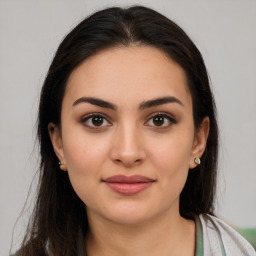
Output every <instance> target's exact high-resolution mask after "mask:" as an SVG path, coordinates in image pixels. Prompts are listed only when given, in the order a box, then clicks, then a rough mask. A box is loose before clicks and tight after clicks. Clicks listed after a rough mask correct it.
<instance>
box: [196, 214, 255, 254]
mask: <svg viewBox="0 0 256 256" xmlns="http://www.w3.org/2000/svg"><path fill="white" fill-rule="evenodd" d="M202 255H204V256H256V252H255V250H254V249H253V247H252V246H251V245H250V244H249V242H247V241H246V240H245V239H244V238H243V237H242V236H241V235H240V234H239V233H237V232H236V231H235V230H234V229H233V228H231V227H230V226H229V225H227V224H226V223H225V222H224V221H222V220H220V219H218V218H216V217H214V216H211V215H209V214H200V215H199V216H198V217H196V256H202Z"/></svg>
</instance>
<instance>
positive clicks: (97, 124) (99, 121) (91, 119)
mask: <svg viewBox="0 0 256 256" xmlns="http://www.w3.org/2000/svg"><path fill="white" fill-rule="evenodd" d="M81 122H82V123H83V124H84V125H85V126H87V127H89V128H96V129H97V128H101V127H105V126H109V122H108V121H107V120H106V118H105V117H104V116H102V115H99V114H90V115H89V116H85V117H84V118H82V119H81Z"/></svg>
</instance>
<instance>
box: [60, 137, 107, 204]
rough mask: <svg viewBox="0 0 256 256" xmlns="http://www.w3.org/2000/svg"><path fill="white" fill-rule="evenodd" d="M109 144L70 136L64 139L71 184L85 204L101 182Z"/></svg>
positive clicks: (88, 138) (91, 138) (89, 138)
mask: <svg viewBox="0 0 256 256" xmlns="http://www.w3.org/2000/svg"><path fill="white" fill-rule="evenodd" d="M107 146H108V143H107V142H106V141H105V142H104V141H102V140H99V139H95V138H93V137H89V136H87V137H85V136H84V135H83V136H81V135H80V134H79V133H76V134H69V136H66V137H64V138H63V148H64V155H65V161H66V164H67V168H68V175H69V179H70V182H71V184H72V186H73V188H74V190H75V192H76V193H77V195H78V196H79V197H80V198H81V200H82V201H84V202H85V203H86V202H87V200H88V198H90V197H91V196H92V195H91V192H92V191H97V188H96V186H97V185H98V183H99V182H100V180H101V178H102V177H101V173H100V170H101V166H102V165H103V162H104V161H105V158H106V154H107Z"/></svg>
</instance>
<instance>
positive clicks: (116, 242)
mask: <svg viewBox="0 0 256 256" xmlns="http://www.w3.org/2000/svg"><path fill="white" fill-rule="evenodd" d="M88 221H89V224H90V229H89V232H88V235H87V238H86V250H87V256H98V255H101V256H110V255H111V256H117V255H123V256H131V255H132V256H141V255H147V256H151V255H161V256H165V255H166V256H167V255H188V256H190V255H191V256H192V255H194V252H195V224H194V222H193V221H190V220H186V219H184V218H182V217H181V216H180V215H179V214H175V215H173V216H171V217H170V214H167V215H165V214H163V215H162V216H158V218H155V219H151V220H150V221H147V222H146V221H145V222H144V223H142V224H136V225H123V224H119V223H113V222H111V221H109V220H106V219H103V218H101V217H100V216H97V217H95V216H94V217H93V218H90V213H89V214H88ZM184 238H186V239H184Z"/></svg>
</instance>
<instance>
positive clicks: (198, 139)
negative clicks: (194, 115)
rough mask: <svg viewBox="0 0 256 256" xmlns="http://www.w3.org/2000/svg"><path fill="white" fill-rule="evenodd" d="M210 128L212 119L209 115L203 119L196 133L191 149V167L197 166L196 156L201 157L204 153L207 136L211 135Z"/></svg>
mask: <svg viewBox="0 0 256 256" xmlns="http://www.w3.org/2000/svg"><path fill="white" fill-rule="evenodd" d="M209 130H210V119H209V117H208V116H207V117H205V118H204V119H203V121H202V123H201V125H200V126H199V127H198V129H197V131H196V133H195V137H194V142H193V147H192V151H191V157H190V163H189V168H190V169H192V168H195V167H196V166H197V164H196V163H195V158H196V157H199V158H200V157H201V156H202V155H203V153H204V150H205V148H206V144H207V138H208V135H209Z"/></svg>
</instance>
